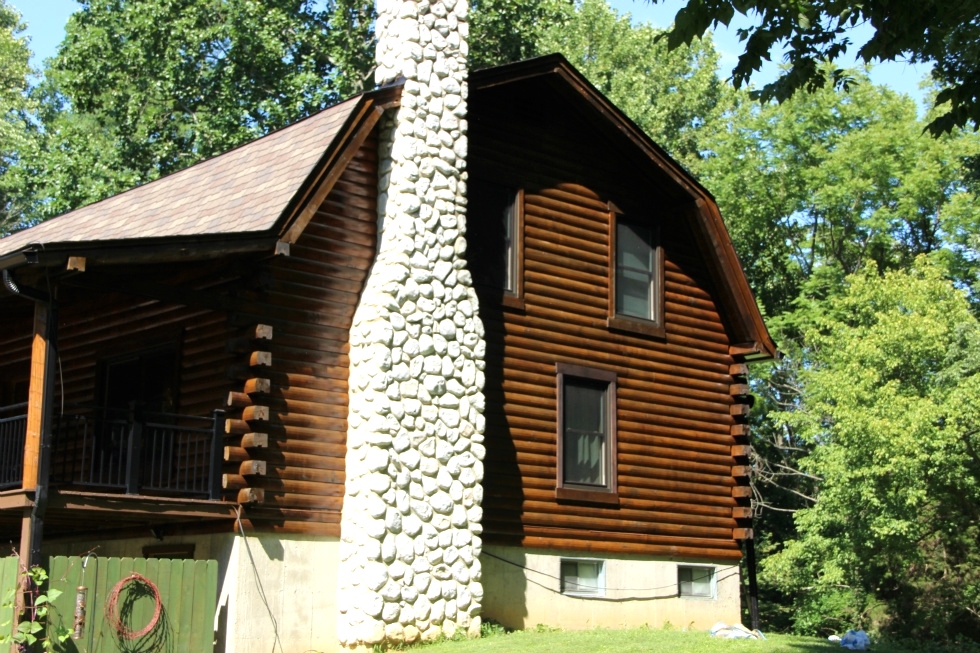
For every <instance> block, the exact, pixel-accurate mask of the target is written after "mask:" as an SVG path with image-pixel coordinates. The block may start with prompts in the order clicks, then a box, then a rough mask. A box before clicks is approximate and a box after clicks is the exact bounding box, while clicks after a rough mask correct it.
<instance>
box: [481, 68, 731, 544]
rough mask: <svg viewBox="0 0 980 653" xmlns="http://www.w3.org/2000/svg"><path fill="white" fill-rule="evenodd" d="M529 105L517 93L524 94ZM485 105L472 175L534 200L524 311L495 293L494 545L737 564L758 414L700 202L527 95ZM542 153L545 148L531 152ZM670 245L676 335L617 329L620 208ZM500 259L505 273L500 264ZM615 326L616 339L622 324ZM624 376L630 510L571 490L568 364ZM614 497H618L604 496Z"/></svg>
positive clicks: (490, 357)
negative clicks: (694, 226)
mask: <svg viewBox="0 0 980 653" xmlns="http://www.w3.org/2000/svg"><path fill="white" fill-rule="evenodd" d="M515 93H516V91H515ZM527 93H529V94H531V96H533V95H534V93H535V91H534V90H533V89H531V87H529V86H525V87H522V95H521V98H522V99H521V100H520V101H517V97H518V96H516V95H515V96H513V97H506V98H502V97H499V96H496V95H494V96H492V97H491V96H490V95H489V94H486V95H483V96H481V97H480V104H479V105H477V104H476V103H474V106H479V107H480V109H479V113H478V114H477V115H475V116H474V117H473V119H472V120H471V122H470V124H471V133H470V152H471V163H470V175H471V178H472V179H474V180H479V181H481V182H485V183H488V184H497V185H509V186H511V187H520V188H523V189H524V207H523V208H524V221H525V230H524V241H523V243H524V260H523V263H524V270H525V276H524V305H523V309H522V310H517V311H515V310H510V309H509V308H505V307H502V306H501V305H500V299H499V294H497V295H494V294H493V293H492V292H486V291H485V290H484V289H482V288H481V289H478V290H479V291H480V293H481V297H480V300H481V302H480V305H481V317H482V318H483V320H484V324H485V328H486V338H487V356H486V378H487V386H486V389H485V392H486V395H487V410H486V418H487V429H486V447H487V460H486V465H485V469H486V477H485V481H484V484H485V498H484V503H483V507H484V538H485V540H486V541H487V542H493V543H516V544H519V545H524V546H535V547H541V548H553V549H565V550H573V551H595V552H608V553H635V554H645V555H657V556H664V555H670V556H678V557H680V556H683V557H688V558H691V559H706V560H734V559H738V558H739V556H740V551H739V548H738V545H737V542H736V540H735V537H734V536H733V529H735V528H736V527H738V524H737V522H736V521H735V516H734V513H733V510H734V509H735V508H737V507H740V506H737V505H736V498H735V497H734V496H733V489H735V486H736V477H735V476H734V475H733V468H736V467H738V466H736V464H735V463H736V461H735V457H734V456H733V449H732V447H733V446H734V445H736V444H737V443H736V441H735V437H736V434H735V433H734V432H733V427H734V426H735V425H736V424H735V422H736V420H735V418H734V417H733V415H735V416H739V417H741V416H742V415H743V413H744V411H745V410H746V409H747V408H748V406H747V405H746V404H744V403H739V402H738V401H737V400H738V399H739V398H740V397H743V396H744V395H746V394H747V393H748V388H747V386H746V385H745V384H744V381H741V382H737V381H736V379H734V378H733V376H736V375H737V373H738V372H740V371H741V369H742V368H740V367H737V365H738V364H739V361H736V360H735V359H734V358H733V355H732V350H731V346H732V342H731V336H730V334H731V328H730V325H728V324H727V323H726V322H725V320H724V319H723V318H722V315H723V314H725V309H724V307H723V305H722V303H721V302H720V297H719V293H718V291H717V288H716V287H715V285H714V283H713V281H712V277H711V273H710V272H709V269H708V265H707V264H706V262H705V260H704V259H703V255H702V251H703V249H702V247H701V243H699V242H698V241H697V239H696V238H695V237H694V235H693V234H692V231H691V229H690V227H689V226H688V224H689V222H688V221H687V220H688V219H689V216H687V215H686V213H685V212H690V211H692V210H693V207H694V204H693V202H692V201H691V200H689V199H688V200H686V203H684V204H683V205H679V204H678V202H679V200H680V199H683V193H678V192H677V191H676V190H669V188H668V186H666V185H663V184H661V185H660V186H658V185H657V183H656V180H659V181H660V182H664V181H666V179H665V177H664V176H663V174H662V172H658V171H657V170H654V169H652V168H651V167H650V165H649V164H646V165H647V168H646V169H644V167H643V165H644V164H642V163H638V162H636V161H631V162H629V163H627V162H625V161H623V160H619V159H617V158H616V154H618V153H613V152H611V151H610V149H609V144H608V141H606V140H604V139H603V138H601V137H599V136H597V135H595V134H593V133H592V132H591V131H590V130H589V129H588V128H586V127H585V126H584V125H583V124H582V123H580V122H577V120H578V119H577V118H575V117H573V116H566V115H564V114H562V115H561V116H559V117H556V116H555V115H552V114H551V113H548V115H547V117H545V112H542V111H539V110H538V109H535V108H533V107H534V106H535V104H534V103H533V102H529V101H528V99H527V97H525V96H524V94H527ZM531 143H533V146H531V145H529V144H531ZM611 204H614V205H615V206H616V207H618V208H620V209H621V210H622V211H624V212H625V213H626V214H627V215H629V216H630V217H631V218H632V219H651V220H654V221H655V224H658V225H659V227H660V242H661V245H662V246H663V258H664V266H663V288H664V290H663V295H662V297H663V301H664V305H663V306H664V308H663V311H664V321H663V330H662V331H661V332H658V333H657V334H655V335H647V334H644V333H642V332H635V331H633V330H630V329H626V330H622V331H620V330H616V329H611V328H610V325H609V322H608V319H609V316H610V314H611V308H610V307H611V302H612V299H611V298H610V291H611V286H612V284H611V283H610V278H611V276H610V275H611V269H610V265H609V259H610V255H611V252H610V241H611V236H610V230H611V215H612V212H611V211H610V208H609V207H610V205H611ZM487 260H492V257H488V258H487ZM613 326H615V325H613ZM556 363H558V364H565V365H573V366H581V367H586V368H591V369H597V370H605V371H608V372H614V373H616V375H617V385H618V387H617V390H618V392H617V406H616V408H617V423H616V433H617V438H618V455H617V469H618V474H617V484H618V491H617V493H616V496H615V499H616V501H615V503H614V504H609V503H606V504H604V503H602V502H596V501H593V502H589V501H575V500H574V498H572V497H565V496H562V494H561V492H560V490H559V491H557V492H556V488H557V485H558V483H557V474H558V467H559V465H558V461H557V451H556V448H557V427H556V421H557V417H558V406H557V402H556V392H555V364H556ZM603 498H606V497H603Z"/></svg>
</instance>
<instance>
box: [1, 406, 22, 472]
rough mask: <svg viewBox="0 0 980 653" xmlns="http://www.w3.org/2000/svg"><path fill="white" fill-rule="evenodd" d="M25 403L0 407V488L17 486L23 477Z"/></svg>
mask: <svg viewBox="0 0 980 653" xmlns="http://www.w3.org/2000/svg"><path fill="white" fill-rule="evenodd" d="M26 433H27V404H16V405H14V406H4V407H2V408H0V490H5V489H7V488H11V487H17V486H19V485H20V484H21V481H22V480H23V478H24V436H25V434H26Z"/></svg>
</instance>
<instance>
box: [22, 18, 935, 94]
mask: <svg viewBox="0 0 980 653" xmlns="http://www.w3.org/2000/svg"><path fill="white" fill-rule="evenodd" d="M8 2H9V3H10V4H13V5H14V6H15V7H17V9H18V10H19V11H20V12H21V13H22V14H23V16H24V20H26V21H27V23H28V28H27V33H28V35H29V36H30V37H31V50H32V51H33V52H34V54H35V60H34V62H35V65H36V66H38V67H40V62H41V61H43V60H44V59H45V58H47V57H50V56H52V55H53V54H54V53H55V49H56V48H57V46H58V43H59V42H60V41H61V39H62V37H63V36H64V30H65V23H66V22H67V20H68V16H70V15H71V13H72V12H73V11H75V9H76V8H77V7H78V4H77V2H75V0H8ZM611 4H612V6H613V7H614V8H615V9H616V10H617V11H619V12H620V13H630V14H631V15H632V16H633V20H634V21H635V22H647V23H651V24H653V25H654V26H657V27H666V26H668V25H669V24H670V23H671V21H673V18H674V15H675V14H676V13H677V10H678V9H679V8H680V7H682V6H683V5H684V2H683V0H666V2H663V3H661V4H657V5H653V4H650V3H649V2H648V1H647V0H612V2H611ZM737 20H738V19H736V21H733V24H732V26H731V27H730V28H729V29H721V30H719V31H717V32H716V33H715V44H716V46H717V47H718V49H719V51H720V53H721V73H722V75H724V76H727V75H728V74H730V73H731V69H732V67H733V66H734V64H735V61H736V59H737V57H738V54H739V53H740V52H741V51H742V50H741V47H740V44H739V41H738V37H737V36H736V33H735V28H736V27H738V26H739V23H737ZM744 20H745V19H743V21H744ZM741 24H742V25H744V24H745V23H744V22H743V23H741ZM862 35H863V38H862ZM869 35H870V31H868V30H860V29H859V30H856V32H855V33H854V34H853V35H852V40H854V41H855V42H857V43H862V42H863V41H864V40H866V39H867V38H868V36H869ZM854 50H855V51H856V50H857V47H855V48H854ZM775 58H776V57H775V56H774V59H775ZM842 63H844V64H846V65H851V64H852V63H853V60H852V61H844V62H842ZM776 70H777V67H776V64H771V65H768V66H767V67H766V68H764V69H763V70H762V72H761V73H760V74H757V75H756V76H755V77H753V83H754V84H755V85H757V86H761V85H762V84H763V83H765V82H767V81H771V80H772V79H773V77H774V76H775V74H776ZM928 72H929V67H928V66H924V65H921V64H920V65H918V66H912V65H909V64H905V63H888V64H879V65H877V66H875V68H874V69H873V70H872V80H873V81H874V82H875V83H877V84H884V85H887V86H890V87H891V88H893V89H894V90H896V91H899V92H901V93H905V94H907V95H910V96H912V97H913V98H915V99H916V100H917V101H918V102H919V103H920V105H921V103H922V99H921V98H922V92H921V91H920V90H919V82H920V81H921V80H922V78H923V77H925V76H926V74H927V73H928Z"/></svg>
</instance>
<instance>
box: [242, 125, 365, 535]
mask: <svg viewBox="0 0 980 653" xmlns="http://www.w3.org/2000/svg"><path fill="white" fill-rule="evenodd" d="M361 136H363V137H364V141H363V145H362V147H361V148H360V150H358V151H357V154H356V156H355V157H354V158H353V159H352V160H351V162H350V165H348V166H347V168H346V170H345V171H344V172H343V174H341V175H340V176H339V177H338V178H336V179H330V180H328V181H329V183H330V184H331V190H330V192H329V193H328V194H326V195H325V197H323V196H318V195H316V194H315V193H314V194H313V195H311V197H313V198H314V199H315V200H316V202H317V208H316V210H310V209H309V208H307V209H306V210H305V211H304V213H303V216H302V218H301V221H300V222H303V221H308V222H306V223H305V225H304V228H303V229H302V230H300V229H297V228H293V229H292V230H291V231H290V235H289V239H290V240H291V244H290V255H289V257H276V258H271V259H268V260H266V261H264V262H263V264H262V266H261V268H260V269H258V270H257V271H256V272H255V276H256V278H257V280H258V284H259V286H260V288H261V292H260V293H258V294H256V295H255V296H254V297H253V298H251V299H250V300H249V301H248V302H243V303H242V304H241V306H240V310H239V314H240V318H233V319H235V320H240V321H241V322H242V323H244V324H243V326H247V327H248V328H249V329H252V328H256V329H257V328H258V327H254V326H248V324H249V321H252V323H253V324H258V325H265V327H267V328H268V329H269V331H270V335H271V334H272V333H274V337H270V338H268V339H266V340H263V341H262V342H264V343H265V344H263V345H262V351H263V352H267V353H268V354H269V360H268V364H267V365H266V366H263V367H261V368H259V369H261V370H262V371H261V376H259V377H252V376H251V375H249V378H245V379H243V382H242V385H241V386H239V387H237V388H234V389H233V392H232V394H231V395H230V396H229V397H228V403H229V405H231V406H233V407H234V408H236V409H238V410H240V411H241V412H240V413H237V414H235V415H232V416H231V417H230V418H229V420H228V423H229V425H230V428H231V430H230V431H228V432H229V434H230V435H229V437H228V438H227V439H226V445H228V446H226V447H225V459H226V460H227V461H228V462H229V463H233V464H234V468H233V469H229V468H228V467H226V469H225V471H226V472H231V473H226V474H225V475H224V477H223V481H224V487H225V488H226V490H228V491H230V494H229V496H230V497H232V498H234V499H237V500H240V499H241V498H243V496H245V495H242V493H243V492H247V491H256V492H261V496H260V497H259V496H258V495H256V496H252V495H247V497H246V498H249V499H250V504H249V511H248V520H249V521H248V523H249V525H250V527H251V528H252V529H253V530H256V531H263V530H268V531H271V532H296V533H339V524H340V509H341V505H342V499H343V494H344V457H345V455H346V447H345V446H344V442H345V440H346V435H347V403H348V400H347V376H348V366H349V361H348V358H347V350H348V345H347V337H348V332H349V331H350V326H351V323H352V319H353V314H354V309H355V308H356V306H357V301H358V298H359V296H360V292H361V289H362V287H363V284H364V281H365V280H366V278H367V271H368V268H369V266H370V264H371V262H372V258H373V255H374V248H375V238H376V230H377V208H376V205H377V136H376V134H374V133H373V132H372V133H370V134H366V135H365V134H361V135H360V136H358V138H360V137H361ZM311 206H312V205H311ZM297 224H299V223H297ZM243 362H247V363H249V364H250V365H252V366H254V365H255V361H254V360H248V361H243ZM253 369H255V368H254V367H253ZM246 398H247V399H246ZM243 425H244V426H243ZM257 469H262V470H263V471H262V473H261V474H256V473H254V471H253V472H252V473H247V472H248V471H249V470H257ZM240 495H241V496H240Z"/></svg>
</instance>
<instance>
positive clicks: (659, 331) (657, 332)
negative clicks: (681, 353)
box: [606, 315, 667, 338]
mask: <svg viewBox="0 0 980 653" xmlns="http://www.w3.org/2000/svg"><path fill="white" fill-rule="evenodd" d="M606 326H607V327H609V330H610V331H624V332H627V333H639V334H641V335H645V336H653V337H654V338H664V337H666V335H667V331H666V329H665V328H664V325H663V324H660V323H658V322H654V321H652V320H643V319H640V318H638V317H627V316H625V315H614V316H612V317H610V318H607V319H606Z"/></svg>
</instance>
